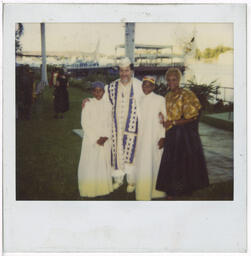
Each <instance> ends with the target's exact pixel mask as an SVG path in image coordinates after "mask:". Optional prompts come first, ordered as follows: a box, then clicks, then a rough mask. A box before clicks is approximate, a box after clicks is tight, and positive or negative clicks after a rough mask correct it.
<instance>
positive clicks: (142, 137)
mask: <svg viewBox="0 0 251 256" xmlns="http://www.w3.org/2000/svg"><path fill="white" fill-rule="evenodd" d="M159 112H161V113H162V114H163V115H164V117H166V104H165V98H164V97H162V96H159V95H156V94H155V93H153V92H152V93H150V94H148V95H144V96H143V97H142V99H141V101H140V104H139V132H138V142H137V143H138V144H137V149H136V156H137V158H136V200H151V199H152V198H161V197H165V196H166V194H165V193H164V192H161V191H157V190H156V189H155V186H156V180H157V176H158V172H159V165H160V161H161V156H162V153H163V149H161V150H160V149H159V148H158V142H159V140H160V138H164V137H165V128H164V127H163V125H161V124H160V119H159Z"/></svg>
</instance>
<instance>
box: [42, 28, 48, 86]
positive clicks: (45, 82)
mask: <svg viewBox="0 0 251 256" xmlns="http://www.w3.org/2000/svg"><path fill="white" fill-rule="evenodd" d="M40 25H41V50H42V77H41V82H42V83H43V84H45V85H48V79H47V68H46V45H45V24H44V23H41V24H40Z"/></svg>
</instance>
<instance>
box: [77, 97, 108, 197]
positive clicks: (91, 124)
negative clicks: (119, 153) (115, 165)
mask: <svg viewBox="0 0 251 256" xmlns="http://www.w3.org/2000/svg"><path fill="white" fill-rule="evenodd" d="M111 124H112V120H111V104H110V103H108V102H107V101H106V100H104V99H101V100H97V99H95V98H93V99H90V101H89V102H88V104H86V106H85V107H84V109H82V114H81V125H82V128H83V133H84V137H83V142H82V149H81V156H80V161H79V167H78V183H79V191H80V195H81V196H85V197H96V196H101V195H107V194H109V193H110V192H112V191H113V188H112V176H111V144H110V138H111ZM100 137H108V140H107V141H106V142H105V144H104V146H100V145H98V144H97V140H98V139H99V138H100Z"/></svg>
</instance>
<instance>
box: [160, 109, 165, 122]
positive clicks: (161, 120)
mask: <svg viewBox="0 0 251 256" xmlns="http://www.w3.org/2000/svg"><path fill="white" fill-rule="evenodd" d="M164 121H165V117H164V115H163V114H162V113H161V112H159V122H160V123H161V124H163V123H164Z"/></svg>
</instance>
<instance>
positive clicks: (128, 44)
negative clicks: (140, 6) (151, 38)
mask: <svg viewBox="0 0 251 256" xmlns="http://www.w3.org/2000/svg"><path fill="white" fill-rule="evenodd" d="M134 34H135V23H133V22H130V23H126V24H125V55H126V57H128V58H129V59H130V61H131V62H132V63H133V64H134V37H135V36H134Z"/></svg>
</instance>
